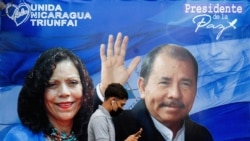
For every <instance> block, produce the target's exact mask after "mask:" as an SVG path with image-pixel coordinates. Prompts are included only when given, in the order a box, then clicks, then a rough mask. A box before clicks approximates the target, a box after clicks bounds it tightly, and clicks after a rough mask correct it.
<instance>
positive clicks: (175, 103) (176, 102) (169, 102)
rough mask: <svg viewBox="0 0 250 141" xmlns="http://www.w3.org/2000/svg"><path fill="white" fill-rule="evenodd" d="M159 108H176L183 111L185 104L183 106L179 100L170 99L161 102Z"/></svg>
mask: <svg viewBox="0 0 250 141" xmlns="http://www.w3.org/2000/svg"><path fill="white" fill-rule="evenodd" d="M159 107H175V108H176V107H177V108H180V109H184V108H185V104H183V103H182V102H181V101H179V100H176V99H171V100H167V101H163V102H162V103H160V105H159Z"/></svg>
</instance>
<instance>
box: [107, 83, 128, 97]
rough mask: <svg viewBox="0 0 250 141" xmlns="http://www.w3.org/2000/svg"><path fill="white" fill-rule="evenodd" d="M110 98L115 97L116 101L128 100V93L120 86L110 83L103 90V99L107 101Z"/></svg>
mask: <svg viewBox="0 0 250 141" xmlns="http://www.w3.org/2000/svg"><path fill="white" fill-rule="evenodd" d="M110 97H116V98H118V99H128V92H127V91H126V89H125V88H124V87H123V86H122V85H121V84H119V83H111V84H109V85H108V87H107V89H106V90H105V93H104V99H105V100H107V99H109V98H110Z"/></svg>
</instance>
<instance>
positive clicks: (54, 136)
mask: <svg viewBox="0 0 250 141" xmlns="http://www.w3.org/2000/svg"><path fill="white" fill-rule="evenodd" d="M48 137H49V139H50V140H51V141H77V139H76V136H75V134H74V132H73V131H72V132H71V134H70V135H68V136H67V134H65V133H60V132H58V131H57V130H56V129H55V128H53V127H52V128H51V132H50V134H49V135H48Z"/></svg>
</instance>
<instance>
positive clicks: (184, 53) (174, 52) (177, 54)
mask: <svg viewBox="0 0 250 141" xmlns="http://www.w3.org/2000/svg"><path fill="white" fill-rule="evenodd" d="M159 54H166V55H167V56H169V57H172V58H174V59H178V60H183V61H186V60H191V61H192V63H193V68H194V72H195V76H196V80H197V77H198V63H197V61H196V59H195V58H194V56H193V55H192V54H191V53H190V52H189V51H188V50H187V49H185V48H183V47H181V46H178V45H174V44H164V45H160V46H158V47H155V48H153V49H152V50H151V51H150V52H149V53H148V54H147V55H146V57H145V58H144V60H143V62H142V66H141V71H140V77H142V78H144V79H145V82H146V84H147V82H148V78H149V76H150V73H151V70H152V68H153V64H154V61H155V58H156V57H157V55H159Z"/></svg>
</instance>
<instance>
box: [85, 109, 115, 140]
mask: <svg viewBox="0 0 250 141" xmlns="http://www.w3.org/2000/svg"><path fill="white" fill-rule="evenodd" d="M88 141H115V128H114V124H113V121H112V117H111V116H110V113H109V112H108V111H107V110H106V109H105V108H104V107H103V106H101V105H99V107H98V109H97V110H96V111H95V112H94V113H93V114H92V115H91V118H90V121H89V124H88Z"/></svg>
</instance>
